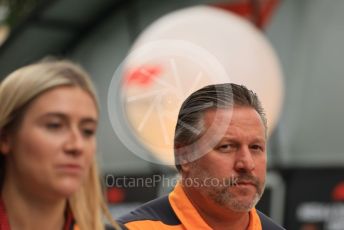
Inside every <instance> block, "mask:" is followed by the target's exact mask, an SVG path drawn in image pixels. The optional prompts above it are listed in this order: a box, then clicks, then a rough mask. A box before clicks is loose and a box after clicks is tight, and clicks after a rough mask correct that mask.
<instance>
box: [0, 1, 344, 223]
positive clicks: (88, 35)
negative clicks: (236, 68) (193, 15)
mask: <svg viewBox="0 0 344 230" xmlns="http://www.w3.org/2000/svg"><path fill="white" fill-rule="evenodd" d="M197 5H206V6H209V7H214V8H217V9H221V10H223V11H226V12H228V14H234V15H237V16H238V17H241V18H242V20H245V21H246V22H248V23H250V24H251V25H252V27H256V28H257V30H259V31H260V32H261V33H262V34H264V36H265V37H266V39H267V40H268V41H269V42H270V43H271V45H272V47H273V49H274V52H275V53H276V55H277V57H278V60H279V62H280V67H281V73H282V74H281V76H280V77H281V82H280V84H278V85H276V86H274V85H272V86H269V87H270V88H268V89H265V90H264V91H265V92H266V94H267V95H268V97H269V98H271V99H274V98H277V99H278V100H277V102H276V103H278V106H277V107H278V112H277V114H278V115H276V124H275V126H274V128H273V130H271V135H270V138H269V151H268V157H269V166H268V171H269V173H268V182H267V189H266V192H265V194H264V196H263V198H262V200H261V201H260V203H259V204H258V207H259V208H260V209H261V210H262V211H264V212H266V213H267V214H268V215H270V216H271V217H272V218H273V219H274V220H276V221H277V222H279V223H281V224H282V225H284V226H285V227H286V228H287V229H295V230H296V229H302V230H306V229H307V230H311V229H312V230H320V229H324V230H325V229H326V230H343V229H344V203H343V201H344V167H343V165H344V150H343V143H344V122H343V121H342V118H343V117H344V105H343V102H342V101H343V98H344V77H343V75H344V63H343V59H344V58H343V53H344V46H343V44H342V43H343V41H344V23H343V21H344V14H343V13H342V12H344V1H342V0H302V1H300V0H222V1H217V0H212V1H211V0H208V1H206V0H173V1H167V0H164V1H161V0H160V1H158V0H146V1H145V0H126V1H125V0H102V1H98V0H7V1H5V0H2V1H0V80H1V79H3V78H5V77H6V75H7V74H9V73H10V72H11V71H13V70H14V69H16V68H18V67H20V66H23V65H26V64H29V63H31V62H34V61H37V60H40V59H42V58H44V57H46V56H56V57H66V58H69V59H72V60H74V61H76V62H78V63H80V64H81V65H82V66H83V67H84V68H85V69H86V70H87V71H89V72H90V74H91V76H92V79H93V81H94V82H95V84H96V87H97V89H98V94H99V97H100V103H101V111H102V114H101V122H100V127H99V133H98V141H99V155H98V157H99V163H100V165H101V169H102V172H103V173H104V184H105V185H106V188H107V195H108V200H109V203H110V207H111V210H112V213H113V215H114V216H119V215H121V214H123V213H126V212H127V211H129V210H131V209H132V208H134V207H136V206H137V205H139V204H141V203H143V202H146V201H148V200H151V199H153V198H155V197H157V196H160V195H162V194H164V193H166V192H168V191H169V190H170V189H171V185H166V183H165V184H164V183H162V181H159V180H156V181H154V180H153V185H152V186H123V184H122V186H121V183H124V180H123V178H127V180H130V178H160V179H161V178H175V175H176V171H175V170H174V169H173V167H169V166H164V165H161V164H158V163H152V162H150V161H148V160H145V159H142V157H140V156H138V155H137V154H134V153H133V150H132V149H131V148H130V147H128V146H127V145H126V144H124V143H123V141H121V140H122V139H120V137H119V136H118V134H116V132H115V130H114V129H113V125H114V123H113V122H111V117H110V116H111V113H109V112H108V110H109V108H108V104H107V103H108V97H109V95H108V93H109V86H110V85H111V82H113V78H116V75H115V71H116V69H117V67H118V66H120V64H121V63H122V62H123V60H124V59H125V57H126V56H127V54H128V52H129V50H130V49H131V47H132V46H133V44H134V43H135V41H137V39H138V38H139V36H140V35H141V34H142V33H143V32H144V31H145V30H146V29H147V28H148V26H149V25H151V24H152V23H153V22H156V20H158V19H159V18H161V17H163V16H164V15H166V14H169V13H171V12H173V11H176V10H182V9H185V8H187V7H193V6H197ZM205 33H206V32H205ZM218 36H219V38H220V37H221V34H219V35H218ZM214 42H216V41H214ZM228 43H229V44H231V45H232V46H233V47H235V46H240V45H243V44H241V43H240V39H239V40H228ZM241 61H242V63H243V66H245V63H246V60H241ZM265 83H266V84H267V83H268V82H265ZM275 87H277V88H275ZM118 90H120V89H118ZM0 103H1V102H0ZM0 106H1V104H0ZM119 112H120V111H119ZM134 112H135V111H134ZM109 114H110V116H109ZM141 144H142V143H141ZM143 145H144V143H143ZM146 147H147V146H146ZM143 148H144V146H143ZM145 151H146V152H147V154H148V155H149V154H151V155H152V157H154V153H153V152H150V151H149V150H147V149H146V150H145ZM157 176H159V177H157ZM116 178H122V179H121V180H116ZM115 182H116V183H115ZM117 182H119V183H117ZM115 185H116V186H115Z"/></svg>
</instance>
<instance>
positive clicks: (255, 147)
mask: <svg viewBox="0 0 344 230" xmlns="http://www.w3.org/2000/svg"><path fill="white" fill-rule="evenodd" d="M251 149H253V150H255V151H263V150H264V149H263V147H262V146H260V145H252V146H251Z"/></svg>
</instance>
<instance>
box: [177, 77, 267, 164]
mask: <svg viewBox="0 0 344 230" xmlns="http://www.w3.org/2000/svg"><path fill="white" fill-rule="evenodd" d="M233 106H242V107H250V108H253V109H255V110H256V111H257V113H258V114H259V116H260V118H261V120H262V122H263V125H264V127H265V132H267V119H266V115H265V112H264V109H263V107H262V104H261V102H260V101H259V99H258V96H257V95H256V94H255V93H254V92H253V91H251V90H249V89H247V88H246V87H245V86H243V85H237V84H234V83H224V84H216V85H209V86H205V87H203V88H201V89H199V90H197V91H196V92H194V93H192V94H191V95H190V96H189V97H188V98H187V99H186V100H185V101H184V103H183V104H182V106H181V108H180V110H179V114H178V120H177V124H176V128H175V135H174V156H175V164H176V167H177V169H178V171H180V170H181V166H180V164H181V162H180V161H179V159H180V158H181V154H185V153H183V149H184V147H185V146H189V145H192V144H193V143H195V141H196V140H197V139H199V138H200V136H201V135H202V133H203V132H204V131H205V128H204V125H203V115H204V113H205V112H206V111H208V110H210V109H228V108H232V107H233ZM188 154H189V153H188Z"/></svg>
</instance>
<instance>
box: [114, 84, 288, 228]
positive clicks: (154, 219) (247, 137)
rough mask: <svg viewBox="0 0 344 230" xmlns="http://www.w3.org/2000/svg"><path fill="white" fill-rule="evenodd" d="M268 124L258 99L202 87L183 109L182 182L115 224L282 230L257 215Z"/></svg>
mask: <svg viewBox="0 0 344 230" xmlns="http://www.w3.org/2000/svg"><path fill="white" fill-rule="evenodd" d="M266 133H267V121H266V117H265V114H264V110H263V108H262V106H261V103H260V102H259V100H258V97H257V95H256V94H255V93H253V92H252V91H250V90H248V89H247V88H246V87H244V86H240V85H236V84H230V83H227V84H218V85H210V86H206V87H204V88H202V89H200V90H198V91H196V92H194V93H193V94H191V95H190V96H189V97H188V98H187V99H186V100H185V102H184V103H183V104H182V106H181V109H180V111H179V115H178V121H177V125H176V130H175V138H174V152H175V162H176V167H177V169H178V171H179V173H180V175H181V181H180V182H179V183H178V184H177V185H176V187H175V188H174V190H173V191H172V192H171V193H170V194H169V195H167V196H165V197H161V198H158V199H156V200H153V201H150V202H148V203H146V204H144V205H143V206H141V207H139V208H138V209H136V210H134V211H132V212H131V213H129V214H127V215H126V216H124V217H122V218H120V219H119V222H120V223H122V224H123V227H124V228H126V229H147V230H148V229H150V230H151V229H166V230H167V229H171V230H172V229H174V230H177V229H231V230H279V229H283V228H282V227H280V226H278V225H277V224H275V223H274V222H273V221H272V220H271V219H270V218H268V217H267V216H265V215H264V214H263V213H261V212H259V211H258V210H256V209H255V205H256V204H257V202H258V201H259V199H260V197H261V196H262V194H263V191H264V186H265V177H266V161H267V156H266V138H267V136H266Z"/></svg>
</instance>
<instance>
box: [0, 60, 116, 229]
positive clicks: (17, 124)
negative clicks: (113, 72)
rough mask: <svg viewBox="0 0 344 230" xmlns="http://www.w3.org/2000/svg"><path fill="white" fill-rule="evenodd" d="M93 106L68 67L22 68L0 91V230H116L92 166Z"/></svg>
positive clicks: (82, 81)
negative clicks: (110, 229)
mask: <svg viewBox="0 0 344 230" xmlns="http://www.w3.org/2000/svg"><path fill="white" fill-rule="evenodd" d="M98 113H99V110H98V104H97V98H96V94H95V90H94V87H93V85H92V83H91V81H90V78H89V76H88V74H87V73H86V72H85V71H84V70H83V69H82V68H81V67H79V66H77V65H75V64H73V63H71V62H69V61H46V62H40V63H36V64H32V65H29V66H26V67H23V68H20V69H18V70H16V71H14V72H13V73H12V74H10V75H9V76H8V77H7V78H5V80H3V81H2V82H1V84H0V191H1V193H0V229H1V230H7V229H12V230H16V229H29V230H30V229H51V230H54V229H56V230H61V229H63V230H67V229H70V230H72V229H75V230H76V229H80V230H88V229H90V230H100V229H104V228H105V227H104V223H103V217H104V216H105V217H106V218H107V219H108V221H109V222H110V223H111V225H112V227H113V228H114V229H120V228H119V226H118V225H117V224H116V223H115V222H114V221H113V220H112V218H111V215H110V214H109V211H108V209H107V208H106V204H105V201H104V199H103V194H102V190H101V186H100V180H99V174H98V170H97V166H96V161H95V152H96V137H95V133H96V129H97V123H98V116H99V115H98Z"/></svg>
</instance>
